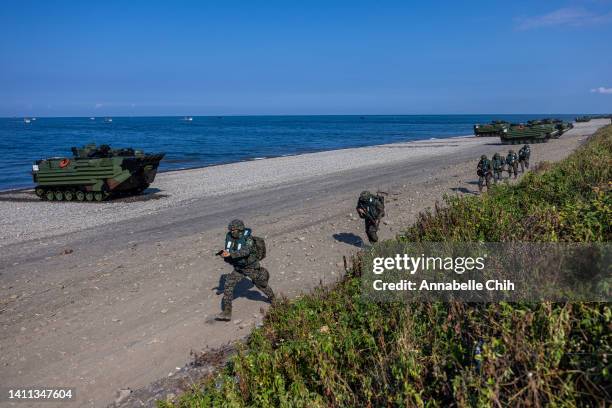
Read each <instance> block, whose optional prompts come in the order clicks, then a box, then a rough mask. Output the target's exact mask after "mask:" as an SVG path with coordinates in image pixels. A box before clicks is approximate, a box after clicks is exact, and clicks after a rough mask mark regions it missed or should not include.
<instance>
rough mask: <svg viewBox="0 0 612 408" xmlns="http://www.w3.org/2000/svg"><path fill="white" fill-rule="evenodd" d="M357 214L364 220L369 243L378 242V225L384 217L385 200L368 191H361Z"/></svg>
mask: <svg viewBox="0 0 612 408" xmlns="http://www.w3.org/2000/svg"><path fill="white" fill-rule="evenodd" d="M357 213H358V214H359V217H360V218H363V219H364V220H365V230H366V234H367V235H368V240H369V241H370V243H375V242H377V241H378V235H377V232H378V224H379V223H380V220H381V218H382V217H384V216H385V199H384V197H383V196H380V195H374V194H372V193H370V192H369V191H362V192H361V194H360V195H359V200H358V201H357Z"/></svg>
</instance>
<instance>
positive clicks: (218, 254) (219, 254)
mask: <svg viewBox="0 0 612 408" xmlns="http://www.w3.org/2000/svg"><path fill="white" fill-rule="evenodd" d="M223 251H225V249H222V250H220V251H219V252H217V253H215V256H221V254H222V253H223Z"/></svg>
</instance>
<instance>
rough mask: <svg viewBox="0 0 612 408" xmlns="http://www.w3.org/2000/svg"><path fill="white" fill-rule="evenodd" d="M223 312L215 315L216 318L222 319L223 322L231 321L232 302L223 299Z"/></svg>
mask: <svg viewBox="0 0 612 408" xmlns="http://www.w3.org/2000/svg"><path fill="white" fill-rule="evenodd" d="M221 310H222V311H221V313H219V314H218V315H216V316H215V320H220V321H222V322H229V321H230V320H232V302H231V301H229V302H228V301H227V300H226V299H223V300H222V301H221Z"/></svg>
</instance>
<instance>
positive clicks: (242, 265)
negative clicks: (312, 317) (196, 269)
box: [216, 220, 274, 321]
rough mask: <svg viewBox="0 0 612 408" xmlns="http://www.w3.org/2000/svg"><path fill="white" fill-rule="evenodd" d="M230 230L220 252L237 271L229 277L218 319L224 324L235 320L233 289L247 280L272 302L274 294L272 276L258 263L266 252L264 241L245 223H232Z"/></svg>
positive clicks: (233, 221)
mask: <svg viewBox="0 0 612 408" xmlns="http://www.w3.org/2000/svg"><path fill="white" fill-rule="evenodd" d="M228 230H229V231H228V233H227V235H226V236H225V249H223V250H222V251H219V252H218V253H217V254H218V255H220V256H222V257H223V258H224V260H225V261H226V262H228V263H229V264H230V265H232V266H233V267H234V270H233V271H232V272H231V273H229V274H228V275H226V278H225V288H224V291H223V300H222V301H221V308H222V312H221V313H220V314H218V315H217V316H216V320H223V321H228V320H231V318H232V300H233V299H234V288H235V287H236V285H237V284H238V282H240V281H241V280H242V279H244V278H249V279H251V280H252V281H253V284H254V285H255V286H256V287H257V288H258V289H259V290H261V291H262V292H263V293H264V294H265V295H266V296H267V297H268V299H269V300H270V302H272V301H273V300H274V292H273V291H272V288H270V286H268V279H269V278H270V274H269V273H268V270H267V269H266V268H264V267H262V266H261V265H260V264H259V261H261V260H262V259H263V258H264V257H265V252H266V250H265V243H264V242H263V239H262V238H259V237H253V236H252V234H251V230H250V229H249V228H245V226H244V222H242V221H241V220H232V221H231V222H230V223H229V225H228Z"/></svg>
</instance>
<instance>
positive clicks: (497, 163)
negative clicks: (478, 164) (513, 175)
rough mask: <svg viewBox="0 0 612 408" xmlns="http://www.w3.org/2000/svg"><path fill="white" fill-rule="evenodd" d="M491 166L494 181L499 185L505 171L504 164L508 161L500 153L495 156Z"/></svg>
mask: <svg viewBox="0 0 612 408" xmlns="http://www.w3.org/2000/svg"><path fill="white" fill-rule="evenodd" d="M491 164H492V165H493V181H494V182H495V184H497V182H498V181H501V179H502V173H503V171H504V164H506V161H505V160H504V158H503V157H501V155H500V154H499V153H495V154H494V155H493V159H492V160H491Z"/></svg>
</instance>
